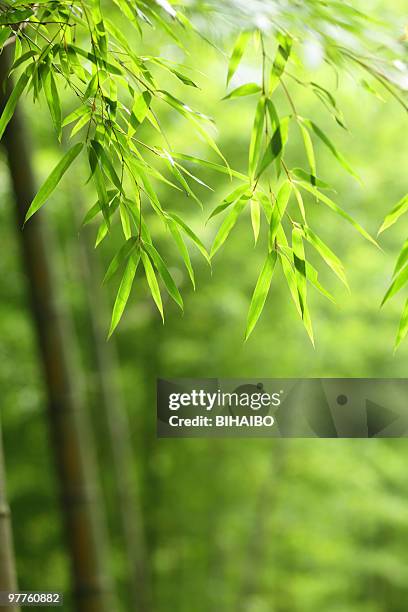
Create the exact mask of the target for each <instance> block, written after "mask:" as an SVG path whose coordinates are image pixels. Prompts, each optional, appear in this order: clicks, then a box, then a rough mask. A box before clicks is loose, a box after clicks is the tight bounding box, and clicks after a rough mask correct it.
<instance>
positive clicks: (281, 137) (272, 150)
mask: <svg viewBox="0 0 408 612" xmlns="http://www.w3.org/2000/svg"><path fill="white" fill-rule="evenodd" d="M289 120H290V117H284V118H283V119H282V120H281V122H280V123H279V125H278V127H277V128H276V130H275V132H274V134H273V136H272V138H271V140H270V141H269V143H268V145H267V148H266V151H265V153H264V156H263V158H262V161H261V163H260V165H259V168H258V172H257V178H259V177H260V176H261V174H262V173H263V172H264V171H265V170H266V168H267V167H268V166H269V165H270V164H271V163H272V162H273V161H274V160H275V159H277V158H278V157H279V156H280V155H281V154H282V151H283V148H284V146H285V144H286V141H287V139H288V129H289Z"/></svg>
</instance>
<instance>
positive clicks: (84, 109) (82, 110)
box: [62, 104, 91, 127]
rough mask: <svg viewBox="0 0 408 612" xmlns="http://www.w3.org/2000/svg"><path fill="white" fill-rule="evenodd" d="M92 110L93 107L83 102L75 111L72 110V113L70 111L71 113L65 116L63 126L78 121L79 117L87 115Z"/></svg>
mask: <svg viewBox="0 0 408 612" xmlns="http://www.w3.org/2000/svg"><path fill="white" fill-rule="evenodd" d="M90 112H91V108H90V107H89V106H86V105H84V104H81V106H78V108H76V109H75V110H74V111H72V113H69V115H67V116H66V117H65V119H64V121H63V122H62V127H65V126H66V125H69V124H70V123H73V122H74V121H78V119H81V117H83V116H84V115H87V114H88V113H90Z"/></svg>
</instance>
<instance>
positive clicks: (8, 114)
mask: <svg viewBox="0 0 408 612" xmlns="http://www.w3.org/2000/svg"><path fill="white" fill-rule="evenodd" d="M28 80H29V76H28V74H27V73H26V72H23V74H22V75H21V76H20V78H19V79H18V81H17V83H16V84H15V85H14V87H13V91H12V92H11V94H10V97H9V99H8V100H7V102H6V105H5V107H4V110H3V112H2V115H1V117H0V139H1V138H2V137H3V134H4V130H5V129H6V127H7V125H8V124H9V122H10V119H11V118H12V116H13V114H14V110H15V108H16V105H17V102H18V100H19V98H20V96H21V94H22V93H23V91H24V89H25V88H26V86H27V83H28Z"/></svg>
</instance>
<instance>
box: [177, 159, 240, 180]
mask: <svg viewBox="0 0 408 612" xmlns="http://www.w3.org/2000/svg"><path fill="white" fill-rule="evenodd" d="M172 156H173V157H174V158H175V159H182V160H184V161H188V162H191V163H192V164H197V165H198V166H202V167H203V168H208V169H209V170H215V171H216V172H221V173H222V174H229V175H230V176H233V177H234V178H238V179H241V180H242V181H246V180H248V177H247V176H246V175H245V174H242V173H241V172H237V171H236V170H232V169H230V168H227V167H226V166H221V164H217V163H215V162H211V161H208V160H206V159H200V158H199V157H194V156H193V155H185V154H184V153H172Z"/></svg>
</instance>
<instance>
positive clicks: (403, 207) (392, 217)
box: [378, 193, 408, 234]
mask: <svg viewBox="0 0 408 612" xmlns="http://www.w3.org/2000/svg"><path fill="white" fill-rule="evenodd" d="M407 210H408V193H407V195H405V196H404V197H403V198H402V199H401V200H400V201H399V202H398V204H396V206H394V208H393V209H392V211H391V212H390V213H388V215H387V216H386V217H385V219H384V223H383V224H382V226H381V227H380V229H379V230H378V233H379V234H381V232H383V231H384V230H386V229H388V228H389V227H391V225H394V223H395V222H396V221H397V220H398V219H399V218H400V217H401V215H403V214H404V213H406V212H407Z"/></svg>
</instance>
